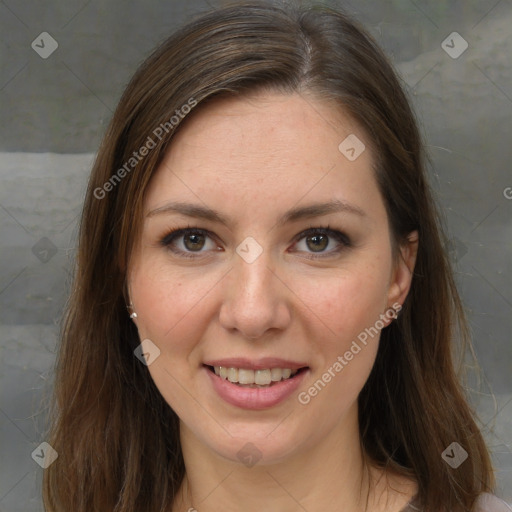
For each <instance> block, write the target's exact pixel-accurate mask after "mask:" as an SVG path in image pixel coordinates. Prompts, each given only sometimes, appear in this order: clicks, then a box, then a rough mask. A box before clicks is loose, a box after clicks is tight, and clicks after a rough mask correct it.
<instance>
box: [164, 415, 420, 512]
mask: <svg viewBox="0 0 512 512" xmlns="http://www.w3.org/2000/svg"><path fill="white" fill-rule="evenodd" d="M181 443H182V451H183V456H184V461H185V467H186V475H185V478H184V480H183V483H182V486H181V488H180V491H179V493H178V496H177V498H176V499H175V503H174V507H173V512H186V511H189V510H190V509H192V510H191V512H192V511H193V510H194V509H195V510H197V512H218V511H219V510H244V512H259V511H261V510H279V511H282V512H301V511H304V510H307V511H308V512H320V511H322V512H325V510H333V509H336V510H337V509H339V507H338V506H333V504H334V503H338V504H343V510H344V512H362V511H364V510H368V511H370V510H371V511H377V510H379V511H380V510H397V511H398V510H400V508H396V507H398V506H400V505H401V506H403V505H405V504H406V503H407V501H408V500H409V499H410V498H411V497H412V496H413V494H414V492H415V489H414V488H412V487H410V482H409V485H408V486H406V487H407V489H406V491H405V493H400V496H401V497H399V499H398V501H397V500H396V499H394V500H392V505H391V508H389V496H383V495H386V492H385V489H386V487H387V486H386V482H387V479H386V478H380V477H382V476H384V474H383V472H382V471H379V470H376V469H375V468H372V467H371V466H370V465H369V464H367V462H366V460H365V457H364V454H363V451H362V448H361V444H360V437H359V429H358V424H357V414H352V415H348V416H346V417H345V419H344V420H343V422H342V423H341V424H340V425H338V426H337V427H336V428H335V429H333V430H332V431H331V432H330V435H329V436H327V437H326V438H324V439H323V440H322V441H321V442H320V443H316V444H315V445H314V446H309V447H307V448H304V449H303V450H296V451H295V452H294V454H293V455H291V456H290V457H288V458H286V460H284V461H280V462H275V463H272V464H265V465H262V464H256V465H254V466H252V467H246V466H244V465H243V464H242V463H240V462H238V461H237V462H235V461H232V460H228V459H226V458H224V457H222V456H220V455H219V454H217V453H216V452H214V451H213V450H210V449H209V448H207V447H205V445H204V444H201V443H200V442H199V440H198V439H197V437H195V435H194V434H193V433H192V432H191V431H190V430H189V429H188V428H187V427H186V426H185V425H184V424H182V425H181ZM401 483H403V481H402V482H401ZM396 484H397V482H396V481H395V485H394V486H393V487H395V488H396ZM398 487H402V490H403V489H404V487H403V485H401V484H400V485H398ZM382 498H384V501H386V506H385V507H383V506H382V505H381V501H382ZM395 498H396V496H395ZM393 503H394V504H395V505H396V507H395V506H394V505H393Z"/></svg>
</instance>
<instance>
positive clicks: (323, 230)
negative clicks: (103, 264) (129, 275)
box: [160, 225, 352, 259]
mask: <svg viewBox="0 0 512 512" xmlns="http://www.w3.org/2000/svg"><path fill="white" fill-rule="evenodd" d="M189 233H197V234H201V235H203V236H205V237H208V238H210V239H212V240H213V241H215V242H216V243H218V240H219V238H218V237H217V236H216V235H215V234H213V233H212V232H211V231H209V230H207V229H203V228H199V227H193V226H190V225H189V226H187V227H185V228H177V229H171V230H170V231H169V232H168V233H167V234H166V235H165V236H164V237H163V238H161V239H160V245H162V246H163V247H164V248H166V249H168V250H170V251H172V252H173V253H175V254H180V255H181V256H183V257H185V258H204V257H205V256H206V255H207V252H208V251H197V252H196V251H182V250H181V249H176V248H174V249H173V248H171V246H172V242H173V241H174V240H176V239H179V238H180V237H182V236H184V235H186V234H189ZM315 234H322V235H326V236H328V237H330V238H334V239H335V240H336V241H337V242H338V243H339V244H340V245H341V248H335V249H331V250H330V251H326V252H318V253H315V252H309V253H306V254H308V256H306V258H308V259H321V258H326V257H328V256H331V255H333V254H337V253H339V252H340V251H341V250H343V249H345V248H348V247H351V246H352V242H351V240H350V238H349V237H348V236H347V235H346V234H345V233H343V232H342V231H339V230H337V229H333V228H331V227H329V225H327V226H310V227H309V228H308V229H305V230H303V231H301V232H300V233H298V234H297V235H295V237H294V238H293V240H292V242H293V246H295V245H296V244H297V243H298V242H299V241H301V240H302V239H304V238H306V237H307V236H310V235H315ZM299 252H300V251H299Z"/></svg>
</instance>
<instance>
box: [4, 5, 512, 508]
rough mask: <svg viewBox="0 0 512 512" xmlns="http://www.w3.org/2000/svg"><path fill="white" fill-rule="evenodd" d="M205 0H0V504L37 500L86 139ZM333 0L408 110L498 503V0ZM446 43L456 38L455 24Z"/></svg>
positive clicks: (508, 396) (504, 243) (510, 399)
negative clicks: (403, 92) (450, 263)
mask: <svg viewBox="0 0 512 512" xmlns="http://www.w3.org/2000/svg"><path fill="white" fill-rule="evenodd" d="M330 3H332V4H334V2H330ZM208 5H209V4H208V3H207V2H205V1H187V2H186V1H184V0H180V1H163V0H153V1H149V2H145V3H143V2H135V1H131V2H127V1H121V0H110V1H108V2H107V1H101V0H89V1H87V0H65V1H64V0H50V1H47V2H39V1H35V0H31V1H19V0H3V1H2V0H0V34H1V36H0V38H1V41H0V63H1V65H0V67H1V70H0V119H1V120H2V123H1V125H0V134H1V137H0V153H1V154H0V226H1V233H0V234H1V236H0V250H1V255H2V259H1V267H0V355H1V359H0V364H1V368H0V461H1V468H0V512H16V511H24V512H27V511H33V510H34V511H35V510H41V509H42V507H41V504H40V498H39V495H40V482H41V476H42V472H43V470H42V469H41V468H40V467H39V466H38V465H37V464H36V463H35V462H34V460H33V459H32V458H31V453H32V451H33V450H35V449H36V448H37V446H38V445H39V444H40V443H41V442H42V441H44V402H43V398H44V396H45V395H46V394H47V393H48V392H49V391H50V390H51V378H52V365H53V363H54V358H55V347H56V335H57V329H58V322H59V318H60V316H61V313H62V310H63V306H64V304H65V300H66V295H67V292H68V287H69V270H68V269H69V268H70V262H71V259H72V257H73V255H74V247H75V242H76V233H77V216H78V214H79V212H80V207H81V202H82V200H83V194H84V187H85V183H86V179H87V174H88V172H89V170H90V167H91V163H92V160H93V158H94V152H95V151H96V149H97V147H98V144H99V142H100V139H101V136H102V133H103V131H104V129H105V126H106V124H107V123H108V120H109V118H110V116H111V113H112V111H113V109H114V107H115V104H116V102H117V100H118V99H119V96H120V94H121V92H122V90H123V87H124V86H125V85H126V83H127V81H128V80H129V78H130V77H131V75H132V74H133V72H134V71H135V69H136V67H137V65H138V64H139V63H140V62H141V60H142V59H143V58H144V57H145V56H146V55H147V54H148V53H149V52H150V50H151V49H152V48H153V47H154V46H155V45H156V44H157V43H158V42H160V41H161V40H162V39H164V38H165V37H166V36H168V35H169V34H170V33H171V32H172V30H173V29H174V27H176V26H177V25H178V24H179V23H180V22H181V21H183V20H186V19H187V18H188V17H189V15H190V14H193V13H197V12H199V11H201V10H204V9H206V8H208ZM340 5H343V6H344V7H345V8H346V9H347V11H348V12H349V13H351V14H352V15H354V16H355V17H356V18H358V19H359V20H360V21H362V22H363V23H364V24H365V25H366V27H367V28H368V29H369V30H370V31H371V33H372V34H373V35H374V36H375V37H376V38H377V40H378V41H379V42H380V43H381V45H382V46H383V47H384V49H385V50H386V51H387V53H388V54H389V55H390V56H391V58H392V60H393V62H394V63H395V65H396V67H397V68H398V70H399V72H400V74H401V77H402V79H403V81H404V84H405V87H406V89H407V91H408V93H409V94H410V97H411V99H412V101H413V103H414V107H415V109H416V111H417V113H418V117H419V120H420V123H421V126H422V130H423V133H424V135H425V138H426V141H427V144H428V152H429V156H430V159H431V175H432V183H433V186H434V188H435V191H436V193H437V195H438V198H439V202H440V204H441V206H442V209H443V212H444V214H445V217H446V226H447V230H448V233H449V236H450V238H451V244H450V253H451V256H452V258H453V260H454V262H455V264H456V269H457V280H458V283H459V286H460V290H461V292H462V295H463V299H464V303H465V306H466V308H467V311H468V315H469V319H470V324H471V328H472V332H473V335H474V344H475V349H476V354H477V356H478V359H479V362H480V364H481V367H482V374H481V377H482V378H481V380H480V382H479V381H478V380H477V378H476V374H472V376H471V378H470V384H471V390H470V397H471V400H472V402H473V403H474V405H475V407H476V408H477V410H478V413H479V417H480V424H481V427H482V430H483V432H484V434H485V436H486V439H487V440H488V443H489V446H490V448H491V450H492V453H493V459H494V462H495V465H496V470H497V472H496V475H497V478H498V489H497V494H498V496H500V497H501V498H503V499H505V500H507V501H508V502H509V503H512V378H511V375H512V346H511V339H512V336H511V335H512V320H511V318H512V314H511V313H512V311H511V310H512V286H511V284H512V279H511V275H512V272H511V271H512V268H511V262H512V222H511V216H512V200H511V198H512V189H509V188H508V187H512V173H511V171H510V162H511V161H512V144H511V142H512V141H511V137H510V132H511V130H510V128H511V127H510V119H511V114H512V81H511V75H512V71H511V68H512V66H511V55H512V0H500V1H498V0H489V1H487V0H479V1H476V0H471V1H467V0H464V1H462V0H461V1H449V2H448V1H442V0H437V1H422V2H420V1H419V0H417V1H412V0H387V1H375V0H374V1H355V0H354V1H353V2H344V3H342V4H340ZM454 31H455V32H458V33H459V34H460V35H461V36H462V37H463V38H464V40H465V41H466V42H467V44H468V45H469V46H468V49H467V50H466V51H465V52H464V53H462V54H461V55H460V56H458V57H457V58H453V57H452V56H450V55H448V53H447V52H446V51H445V50H444V49H443V47H442V43H443V41H444V40H445V39H446V38H447V36H448V35H449V34H451V33H452V32H454ZM42 32H48V33H49V34H51V36H52V37H53V38H54V39H55V40H56V41H57V43H58V48H57V50H56V51H55V52H54V53H53V54H52V55H50V56H49V57H48V58H47V59H43V58H41V57H40V56H39V54H38V53H36V51H35V50H34V49H33V48H32V47H31V44H32V42H33V41H36V43H37V42H39V44H41V43H40V38H39V37H38V36H39V34H41V33H42ZM447 43H448V45H450V46H453V48H452V49H451V51H460V49H462V46H461V45H462V43H463V42H462V40H460V39H450V38H448V40H447ZM46 48H47V49H48V45H47V46H46ZM507 196H508V198H507Z"/></svg>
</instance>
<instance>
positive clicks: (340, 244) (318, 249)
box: [294, 226, 352, 259]
mask: <svg viewBox="0 0 512 512" xmlns="http://www.w3.org/2000/svg"><path fill="white" fill-rule="evenodd" d="M295 240H296V243H295V245H294V249H295V250H294V252H301V253H304V255H305V257H308V258H311V259H314V258H323V257H329V256H335V255H337V254H340V253H341V252H342V251H343V250H345V249H348V248H350V247H352V243H351V241H350V238H349V237H348V236H347V235H346V234H345V233H342V232H341V231H338V230H336V229H331V228H329V227H328V226H327V227H326V228H323V227H318V228H309V229H307V230H306V231H303V232H302V233H300V234H299V235H297V236H296V237H295Z"/></svg>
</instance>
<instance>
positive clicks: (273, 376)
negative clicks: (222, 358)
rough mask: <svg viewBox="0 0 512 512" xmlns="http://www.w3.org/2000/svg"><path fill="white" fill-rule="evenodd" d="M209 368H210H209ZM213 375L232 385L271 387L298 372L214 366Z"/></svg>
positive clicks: (278, 369) (281, 369) (287, 369)
mask: <svg viewBox="0 0 512 512" xmlns="http://www.w3.org/2000/svg"><path fill="white" fill-rule="evenodd" d="M210 368H211V367H210ZM213 371H214V372H215V375H219V376H220V378H221V379H225V380H229V382H232V383H233V384H239V385H240V386H248V387H260V386H267V387H268V386H271V385H272V383H274V382H280V381H281V380H286V379H289V378H290V377H293V376H294V375H295V374H296V373H297V372H298V371H299V370H292V369H291V368H267V369H264V370H251V369H247V368H227V367H225V366H214V367H213Z"/></svg>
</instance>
